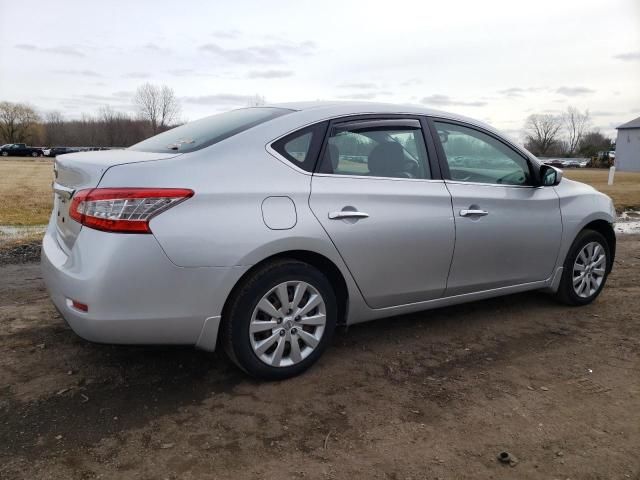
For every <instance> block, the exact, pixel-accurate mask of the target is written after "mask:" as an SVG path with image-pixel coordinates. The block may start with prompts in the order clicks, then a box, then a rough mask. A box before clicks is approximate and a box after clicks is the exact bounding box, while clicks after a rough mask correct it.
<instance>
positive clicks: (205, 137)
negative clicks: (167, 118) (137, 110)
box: [129, 107, 292, 153]
mask: <svg viewBox="0 0 640 480" xmlns="http://www.w3.org/2000/svg"><path fill="white" fill-rule="evenodd" d="M291 111H292V110H287V109H285V108H269V107H257V108H241V109H239V110H231V111H230V112H225V113H221V114H219V115H213V116H211V117H207V118H203V119H201V120H196V121H195V122H190V123H187V124H186V125H182V126H180V127H176V128H172V129H171V130H168V131H166V132H163V133H160V134H158V135H156V136H155V137H151V138H148V139H147V140H144V141H142V142H140V143H136V144H135V145H133V146H132V147H129V148H130V149H131V150H139V151H142V152H158V153H172V152H179V153H186V152H193V151H195V150H200V149H201V148H204V147H208V146H209V145H213V144H214V143H217V142H220V141H222V140H224V139H225V138H229V137H231V136H233V135H236V134H237V133H240V132H243V131H245V130H248V129H249V128H251V127H255V126H256V125H259V124H261V123H264V122H268V121H269V120H272V119H274V118H277V117H280V116H282V115H285V114H287V113H290V112H291Z"/></svg>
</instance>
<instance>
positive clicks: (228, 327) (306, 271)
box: [221, 259, 338, 380]
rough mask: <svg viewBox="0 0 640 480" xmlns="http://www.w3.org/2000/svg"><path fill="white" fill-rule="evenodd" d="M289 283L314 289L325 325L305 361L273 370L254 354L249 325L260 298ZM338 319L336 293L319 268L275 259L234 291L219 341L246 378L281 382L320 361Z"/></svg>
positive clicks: (295, 261) (226, 311) (225, 313)
mask: <svg viewBox="0 0 640 480" xmlns="http://www.w3.org/2000/svg"><path fill="white" fill-rule="evenodd" d="M288 281H290V282H294V281H303V282H306V283H308V284H309V285H311V286H312V287H313V288H315V289H316V290H317V292H318V293H319V294H320V295H321V296H322V299H323V300H324V304H325V311H326V323H325V326H324V332H323V333H322V337H321V339H320V341H319V343H318V345H317V346H316V347H315V348H314V350H313V351H311V353H309V354H308V356H307V357H306V358H303V359H302V360H301V361H300V362H299V363H295V364H293V365H290V366H284V367H275V366H272V365H268V364H267V363H265V362H263V361H262V360H261V359H260V358H259V357H258V355H257V354H256V353H255V352H254V350H253V347H252V345H251V340H250V335H249V325H250V323H251V318H252V315H253V312H254V310H255V309H256V306H257V304H258V302H259V301H260V300H261V299H262V298H263V296H265V295H266V294H267V293H268V292H269V291H270V290H271V289H273V288H274V287H276V286H277V285H279V284H281V283H283V282H288ZM337 316H338V307H337V301H336V296H335V292H334V291H333V288H332V287H331V284H330V283H329V280H327V278H326V277H325V276H324V275H323V274H322V273H321V272H320V271H319V270H318V269H316V268H315V267H313V266H311V265H309V264H307V263H304V262H301V261H298V260H293V259H282V260H277V261H274V262H271V263H268V264H266V265H264V266H263V267H260V268H259V269H257V270H256V271H255V272H253V273H252V274H251V275H250V276H249V277H248V278H246V279H245V280H244V281H243V283H242V284H241V285H240V286H239V287H238V288H237V289H236V290H235V292H234V293H233V295H232V297H231V298H230V300H229V303H228V305H227V307H226V308H225V311H224V313H223V319H222V326H221V342H222V346H223V347H224V349H225V351H226V352H227V355H228V356H229V358H230V359H231V360H232V361H233V362H234V363H235V364H236V365H238V366H239V367H240V368H241V369H242V370H244V371H245V372H247V373H248V374H249V375H251V376H253V377H256V378H260V379H264V380H283V379H286V378H290V377H293V376H295V375H298V374H300V373H302V372H304V371H305V370H306V369H308V368H309V367H310V366H311V365H313V364H314V363H315V362H316V361H317V360H318V358H320V356H321V355H322V353H323V352H324V350H325V348H326V347H327V345H328V344H329V343H330V341H331V338H332V337H333V332H334V330H335V326H336V321H337ZM292 333H293V332H292Z"/></svg>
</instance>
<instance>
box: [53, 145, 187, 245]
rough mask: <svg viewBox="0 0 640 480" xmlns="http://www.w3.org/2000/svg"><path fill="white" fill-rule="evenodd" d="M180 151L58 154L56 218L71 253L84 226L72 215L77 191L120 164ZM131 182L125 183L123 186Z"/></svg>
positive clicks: (55, 167)
mask: <svg viewBox="0 0 640 480" xmlns="http://www.w3.org/2000/svg"><path fill="white" fill-rule="evenodd" d="M179 155H181V154H180V153H151V152H136V151H133V150H104V151H98V152H79V153H69V154H66V155H60V156H58V157H56V160H55V162H54V165H53V173H54V182H55V183H54V192H55V193H54V205H53V216H54V218H55V220H56V230H57V237H58V243H59V244H60V246H61V247H62V248H63V249H64V250H66V251H67V253H69V251H70V250H71V248H72V247H73V244H74V243H75V241H76V238H77V237H78V234H79V233H80V230H81V228H82V225H80V224H79V223H78V222H76V221H75V220H73V219H72V218H70V217H69V206H70V204H71V199H72V198H73V193H75V192H77V191H78V190H83V189H86V188H94V187H97V186H98V184H99V183H100V179H101V178H102V176H103V175H104V173H105V172H106V171H107V170H108V169H109V168H111V167H113V166H116V165H125V164H127V163H138V162H149V161H153V160H166V159H168V158H174V157H177V156H179ZM126 186H130V185H123V187H126Z"/></svg>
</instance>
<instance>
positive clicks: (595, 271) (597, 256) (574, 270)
mask: <svg viewBox="0 0 640 480" xmlns="http://www.w3.org/2000/svg"><path fill="white" fill-rule="evenodd" d="M609 258H610V257H609V245H608V243H607V241H606V239H605V238H604V236H602V234H600V233H599V232H596V231H594V230H583V231H582V232H580V233H579V234H578V236H577V238H576V239H575V240H574V242H573V245H571V249H570V250H569V254H568V255H567V258H566V259H565V262H564V269H563V271H562V279H561V280H560V287H559V289H558V293H557V294H556V297H557V298H558V299H559V300H560V301H562V302H563V303H566V304H568V305H586V304H588V303H591V302H593V301H594V300H595V299H596V298H597V296H598V295H599V294H600V292H601V291H602V289H603V288H604V284H605V283H606V281H607V275H608V265H609Z"/></svg>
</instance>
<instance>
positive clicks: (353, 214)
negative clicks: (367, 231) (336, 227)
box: [329, 210, 369, 220]
mask: <svg viewBox="0 0 640 480" xmlns="http://www.w3.org/2000/svg"><path fill="white" fill-rule="evenodd" d="M343 218H369V214H368V213H365V212H357V211H354V210H341V211H340V212H329V219H330V220H340V219H343Z"/></svg>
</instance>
